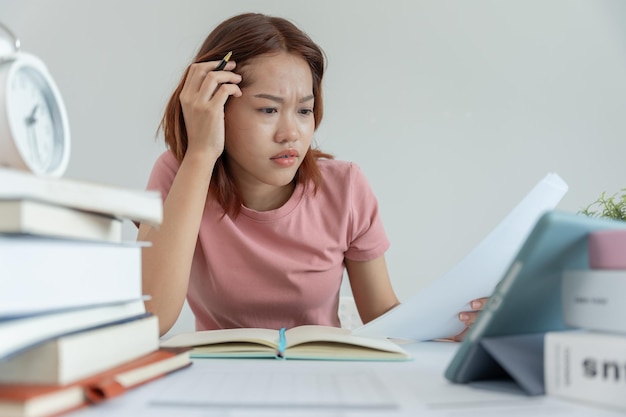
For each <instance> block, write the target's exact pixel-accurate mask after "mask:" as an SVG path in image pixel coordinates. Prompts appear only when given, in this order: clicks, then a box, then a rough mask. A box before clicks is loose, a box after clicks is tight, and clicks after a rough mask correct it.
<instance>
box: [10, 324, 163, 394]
mask: <svg viewBox="0 0 626 417" xmlns="http://www.w3.org/2000/svg"><path fill="white" fill-rule="evenodd" d="M105 346H106V348H104V347H105ZM158 348H159V322H158V319H157V317H156V316H153V315H149V314H148V315H146V316H140V317H139V318H136V319H131V320H128V321H123V322H120V323H114V324H111V325H108V326H103V327H98V328H95V329H91V330H86V331H83V332H78V333H74V334H70V335H67V336H61V337H58V338H55V339H52V340H50V341H48V342H45V343H43V344H40V345H37V346H35V347H33V348H31V349H27V350H25V351H23V352H22V353H20V354H18V355H16V356H14V357H12V358H10V359H8V360H5V361H0V384H47V385H67V384H70V383H73V382H76V381H78V380H80V379H83V378H87V377H89V376H92V375H95V374H97V373H100V372H103V371H105V370H107V369H109V368H113V367H114V366H118V365H121V364H123V363H125V362H128V361H131V360H133V359H137V358H139V357H140V356H143V355H145V354H147V353H150V352H153V351H155V350H157V349H158Z"/></svg>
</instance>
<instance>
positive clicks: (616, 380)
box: [544, 331, 626, 410]
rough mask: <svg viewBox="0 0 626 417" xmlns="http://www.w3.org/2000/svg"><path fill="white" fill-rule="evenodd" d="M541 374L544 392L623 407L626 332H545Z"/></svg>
mask: <svg viewBox="0 0 626 417" xmlns="http://www.w3.org/2000/svg"><path fill="white" fill-rule="evenodd" d="M544 378H545V388H546V394H547V395H553V396H555V397H560V398H563V399H568V400H574V401H579V402H585V403H588V404H593V405H599V406H606V407H612V408H618V409H621V410H626V336H622V335H610V334H604V333H593V332H576V331H575V332H568V331H564V332H548V333H546V337H545V344H544Z"/></svg>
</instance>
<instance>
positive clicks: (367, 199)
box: [345, 164, 389, 261]
mask: <svg viewBox="0 0 626 417" xmlns="http://www.w3.org/2000/svg"><path fill="white" fill-rule="evenodd" d="M350 182H351V184H350V195H349V198H350V204H351V207H350V209H351V229H352V230H351V233H350V236H351V239H350V244H349V246H348V249H347V250H346V252H345V257H346V258H347V259H350V260H353V261H371V260H373V259H376V258H378V257H380V256H382V255H383V254H384V253H385V252H386V251H387V249H389V239H388V238H387V233H386V232H385V229H384V227H383V222H382V219H381V218H380V213H379V210H378V200H377V199H376V195H375V194H374V191H373V190H372V188H371V186H370V184H369V182H368V181H367V178H366V177H365V174H364V173H363V171H362V170H361V169H360V168H359V167H358V165H356V164H351V166H350Z"/></svg>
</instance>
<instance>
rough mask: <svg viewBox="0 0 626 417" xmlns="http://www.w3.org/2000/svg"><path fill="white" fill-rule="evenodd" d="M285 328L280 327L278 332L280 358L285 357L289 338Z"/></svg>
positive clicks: (277, 354) (278, 355)
mask: <svg viewBox="0 0 626 417" xmlns="http://www.w3.org/2000/svg"><path fill="white" fill-rule="evenodd" d="M285 330H287V329H285V328H284V327H283V328H281V329H280V331H279V332H278V351H277V352H276V356H277V357H279V358H284V357H285V356H284V353H285V349H286V348H287V338H286V337H285Z"/></svg>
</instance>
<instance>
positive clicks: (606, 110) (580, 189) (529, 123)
mask: <svg viewBox="0 0 626 417" xmlns="http://www.w3.org/2000/svg"><path fill="white" fill-rule="evenodd" d="M244 11H259V12H265V13H269V14H274V15H279V16H282V17H286V18H289V19H291V20H292V21H294V22H295V23H296V24H297V25H299V26H300V27H301V28H303V29H304V30H305V31H306V32H308V33H309V34H310V35H311V37H312V38H313V39H314V40H315V41H317V42H318V43H319V44H320V45H321V46H322V47H323V49H324V50H325V51H326V53H327V56H328V71H327V77H326V80H325V86H324V87H325V105H326V114H325V119H324V122H323V123H322V126H321V128H320V130H319V131H318V133H317V141H318V143H319V144H320V146H321V147H322V148H323V149H325V150H327V151H330V152H332V153H334V154H335V155H336V157H337V158H339V159H348V160H352V161H355V162H357V163H358V164H359V165H361V167H362V168H363V169H364V171H365V173H366V174H367V175H368V178H369V179H370V181H371V183H372V186H373V188H374V190H375V191H376V193H377V194H378V197H379V202H380V206H381V210H382V216H383V220H384V222H385V225H386V228H387V231H388V234H389V237H390V239H391V242H392V246H391V249H390V250H389V252H388V265H389V269H390V272H391V276H392V280H393V284H394V287H395V288H396V291H397V293H398V295H399V297H400V299H401V300H405V299H407V298H408V297H410V296H411V295H412V294H414V293H415V292H417V291H418V290H419V289H420V288H421V287H422V286H424V285H425V284H426V283H428V282H429V281H430V280H432V279H434V278H436V277H438V276H440V275H441V274H443V273H444V272H446V271H447V270H448V269H449V268H450V267H451V266H452V265H454V264H455V263H456V262H458V261H459V260H460V259H461V258H462V257H463V256H464V255H465V254H466V253H467V252H468V251H469V250H470V249H471V248H472V247H473V246H474V245H476V244H477V243H478V242H479V241H480V240H481V239H482V238H483V237H484V236H485V235H486V234H487V233H488V232H489V231H490V230H491V229H492V228H493V227H494V226H495V225H496V224H497V222H498V221H499V220H500V219H502V218H503V217H504V215H505V214H506V213H507V212H508V211H509V210H510V209H511V208H512V207H513V206H514V205H515V204H517V202H518V201H519V200H520V199H521V198H522V196H524V195H525V194H526V192H528V191H529V190H530V188H531V187H532V186H533V185H534V184H535V183H536V182H537V181H539V180H540V179H541V178H542V177H543V176H544V175H545V174H546V173H547V172H549V171H554V172H557V173H558V174H560V175H561V176H562V177H563V178H564V179H565V180H566V181H567V182H568V183H569V185H570V191H569V193H568V194H567V195H566V196H565V198H564V199H563V201H562V203H561V204H560V206H559V208H560V209H562V210H567V211H578V210H579V209H581V208H583V207H585V206H586V205H587V204H589V203H590V202H592V201H593V200H595V198H596V197H597V196H598V195H599V194H600V193H601V192H602V191H606V192H608V193H609V194H611V193H614V192H618V191H619V190H620V189H621V188H624V187H626V169H625V163H624V158H625V157H626V24H625V23H626V2H623V1H621V0H509V1H501V0H472V1H461V0H458V1H455V0H388V1H384V2H373V1H372V2H370V1H362V0H344V1H337V0H316V1H308V2H304V1H294V0H274V1H263V2H261V1H256V0H239V1H236V2H235V1H231V2H224V1H219V2H218V1H209V0H176V1H167V2H165V1H154V0H133V1H130V0H108V1H97V2H96V1H90V0H55V1H46V0H0V21H2V22H3V23H5V24H6V25H8V26H9V27H10V28H12V29H13V31H14V32H16V33H17V34H18V35H19V37H20V39H21V41H22V49H23V50H24V51H27V52H30V53H34V54H36V55H38V56H39V57H40V58H42V59H43V60H44V61H45V62H46V63H47V65H48V67H49V70H50V72H51V73H52V75H53V76H54V78H55V79H56V81H57V84H58V85H59V88H60V90H61V92H62V94H63V96H64V98H65V101H66V105H67V108H68V112H69V118H70V123H71V128H72V139H73V143H72V147H73V148H72V156H71V160H70V164H69V168H68V171H67V174H66V177H71V178H78V179H86V180H95V181H100V182H106V183H111V184H115V185H123V186H128V187H136V188H144V186H145V183H146V181H147V178H148V174H149V172H150V169H151V166H152V164H153V162H154V160H155V158H156V157H157V155H158V154H160V153H161V152H162V151H163V150H164V149H165V148H164V146H163V144H162V141H161V139H160V138H155V132H156V129H157V126H158V123H159V121H160V117H161V113H162V110H163V108H164V106H165V102H166V100H167V99H168V97H169V95H170V93H171V91H172V89H173V88H174V86H175V85H176V84H177V83H178V80H179V78H180V76H181V74H182V71H183V70H184V68H185V67H186V66H187V65H188V63H189V60H190V59H191V57H192V56H193V55H194V53H195V52H196V48H198V47H199V46H200V43H201V42H202V41H203V40H204V37H205V36H206V35H207V34H208V33H209V31H210V30H211V29H212V28H213V27H214V26H215V25H216V24H217V23H218V22H220V21H221V20H223V19H225V18H227V17H230V16H231V15H234V14H237V13H240V12H244ZM127 226H128V227H127V228H126V230H125V234H126V237H127V238H129V239H133V238H134V237H135V232H136V231H135V230H134V227H133V226H132V225H130V224H128V225H127ZM471 278H472V277H468V279H471Z"/></svg>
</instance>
